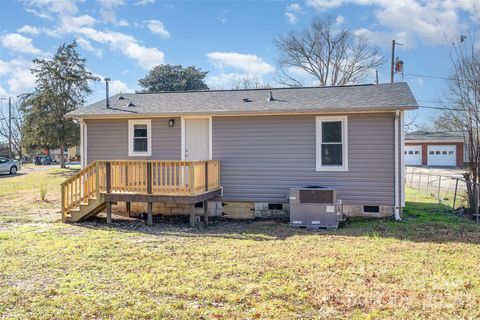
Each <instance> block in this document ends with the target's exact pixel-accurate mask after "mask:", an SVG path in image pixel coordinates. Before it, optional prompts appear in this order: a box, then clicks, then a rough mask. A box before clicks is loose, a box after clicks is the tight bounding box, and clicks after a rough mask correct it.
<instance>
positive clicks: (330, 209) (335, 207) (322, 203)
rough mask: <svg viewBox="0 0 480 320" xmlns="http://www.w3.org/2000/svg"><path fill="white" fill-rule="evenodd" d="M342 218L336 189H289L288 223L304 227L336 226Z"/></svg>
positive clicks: (340, 204)
mask: <svg viewBox="0 0 480 320" xmlns="http://www.w3.org/2000/svg"><path fill="white" fill-rule="evenodd" d="M343 220H344V216H343V212H342V203H341V200H337V190H335V189H333V188H325V187H305V188H292V189H290V225H292V226H297V227H306V228H338V224H339V222H340V221H343Z"/></svg>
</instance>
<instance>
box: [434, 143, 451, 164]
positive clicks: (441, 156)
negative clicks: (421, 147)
mask: <svg viewBox="0 0 480 320" xmlns="http://www.w3.org/2000/svg"><path fill="white" fill-rule="evenodd" d="M456 149H457V147H456V146H455V145H447V146H439V145H437V146H436V145H429V146H428V165H429V166H456V165H457V161H456V159H457V155H456Z"/></svg>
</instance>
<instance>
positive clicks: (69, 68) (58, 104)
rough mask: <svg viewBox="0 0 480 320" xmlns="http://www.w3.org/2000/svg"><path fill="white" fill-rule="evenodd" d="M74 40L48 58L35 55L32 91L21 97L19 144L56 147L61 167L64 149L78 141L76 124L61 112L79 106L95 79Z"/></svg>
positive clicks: (32, 70)
mask: <svg viewBox="0 0 480 320" xmlns="http://www.w3.org/2000/svg"><path fill="white" fill-rule="evenodd" d="M76 47H77V44H76V42H75V41H74V42H73V43H71V44H63V45H62V46H60V47H59V48H58V50H57V52H56V54H55V56H54V57H53V58H52V59H43V60H39V59H35V60H33V63H34V67H33V68H32V69H30V70H31V72H32V73H33V74H34V75H35V77H36V80H35V91H34V92H33V93H31V94H29V95H27V96H26V97H25V100H24V103H23V105H22V112H23V113H24V115H25V118H24V123H23V126H22V135H23V144H24V147H26V148H27V149H29V150H32V149H35V148H48V149H56V148H60V150H61V151H60V159H61V162H60V165H61V167H62V168H64V167H65V161H64V150H65V148H67V147H71V146H75V145H78V143H79V136H80V135H79V132H80V130H79V124H78V123H76V122H75V121H73V120H72V119H66V118H65V114H67V113H68V112H70V111H73V110H75V109H77V108H78V107H81V106H82V105H83V104H85V102H86V97H87V95H89V94H90V93H91V92H92V90H91V89H90V87H89V81H99V80H100V79H98V78H97V77H95V76H94V75H93V74H92V73H91V72H89V71H87V69H86V67H85V61H86V60H85V59H83V58H81V57H80V56H79V54H78V52H77V51H76Z"/></svg>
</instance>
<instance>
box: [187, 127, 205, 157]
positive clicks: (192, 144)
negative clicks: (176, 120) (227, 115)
mask: <svg viewBox="0 0 480 320" xmlns="http://www.w3.org/2000/svg"><path fill="white" fill-rule="evenodd" d="M208 159H210V119H208V118H206V119H185V160H208Z"/></svg>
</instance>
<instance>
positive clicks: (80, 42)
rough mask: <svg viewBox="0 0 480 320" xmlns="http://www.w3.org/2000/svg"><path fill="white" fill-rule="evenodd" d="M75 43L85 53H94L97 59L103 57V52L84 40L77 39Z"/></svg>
mask: <svg viewBox="0 0 480 320" xmlns="http://www.w3.org/2000/svg"><path fill="white" fill-rule="evenodd" d="M77 43H78V45H79V46H80V48H82V49H83V50H85V51H88V52H92V53H94V54H95V55H96V56H97V57H102V56H103V51H102V50H100V49H97V48H95V47H94V46H92V43H91V42H90V41H88V40H87V39H85V38H78V39H77Z"/></svg>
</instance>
